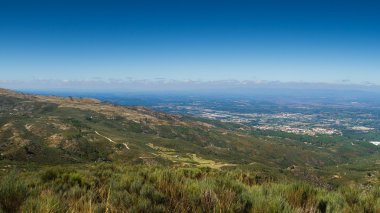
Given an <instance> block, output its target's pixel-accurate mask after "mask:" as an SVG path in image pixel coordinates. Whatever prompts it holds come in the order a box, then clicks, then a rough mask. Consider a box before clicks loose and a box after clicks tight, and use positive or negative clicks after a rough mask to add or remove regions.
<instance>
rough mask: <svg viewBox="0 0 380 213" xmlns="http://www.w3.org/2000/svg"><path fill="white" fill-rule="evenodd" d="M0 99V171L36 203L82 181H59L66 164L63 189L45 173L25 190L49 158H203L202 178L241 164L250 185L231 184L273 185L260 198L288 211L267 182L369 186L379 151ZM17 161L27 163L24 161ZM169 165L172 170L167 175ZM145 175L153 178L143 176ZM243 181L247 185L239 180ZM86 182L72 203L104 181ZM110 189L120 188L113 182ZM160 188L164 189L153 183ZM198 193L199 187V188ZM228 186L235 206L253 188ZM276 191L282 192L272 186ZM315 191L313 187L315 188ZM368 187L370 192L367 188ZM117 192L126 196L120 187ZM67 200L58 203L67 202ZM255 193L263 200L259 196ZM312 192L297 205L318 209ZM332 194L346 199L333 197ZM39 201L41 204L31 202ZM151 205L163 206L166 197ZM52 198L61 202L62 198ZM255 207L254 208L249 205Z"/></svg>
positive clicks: (107, 108) (46, 100) (70, 164)
mask: <svg viewBox="0 0 380 213" xmlns="http://www.w3.org/2000/svg"><path fill="white" fill-rule="evenodd" d="M0 106H1V107H0V153H1V156H0V157H1V158H2V160H0V168H1V171H0V174H2V176H3V175H4V174H7V173H9V172H11V171H13V170H14V169H16V170H17V169H18V170H19V171H22V172H21V173H18V174H17V176H19V175H21V176H22V177H24V178H25V181H26V183H25V184H26V185H28V187H27V188H28V190H31V191H30V192H29V193H32V194H33V193H37V197H38V198H37V200H36V201H33V200H32V201H28V202H27V203H29V202H37V203H38V205H48V203H46V202H53V201H47V200H44V199H47V198H46V193H47V194H48V195H49V196H50V194H51V195H52V196H53V197H55V198H56V199H57V200H59V199H62V197H61V196H63V194H62V193H74V192H71V190H83V189H76V188H75V187H79V188H81V187H83V186H82V185H81V183H77V182H75V181H74V184H73V183H66V181H69V182H70V181H71V179H70V178H71V177H69V176H70V175H71V173H70V172H68V173H69V174H68V177H59V178H63V179H64V180H62V181H63V182H65V183H62V184H69V186H68V188H65V189H64V190H63V191H62V192H59V191H58V192H57V191H56V186H55V185H57V186H58V185H59V184H61V183H56V182H53V183H54V184H52V182H50V184H49V181H46V180H43V181H42V183H40V185H38V186H36V187H37V188H34V189H33V187H32V189H31V186H30V183H28V181H31V180H36V181H37V182H38V179H39V178H41V177H40V176H41V175H43V174H40V172H35V171H36V170H42V171H45V170H46V168H45V167H50V166H49V165H55V164H65V165H66V166H65V168H63V169H64V170H65V169H69V168H71V169H73V170H75V171H76V172H74V173H78V172H79V173H80V174H81V175H82V173H88V170H89V168H92V167H93V166H95V165H97V164H93V163H94V162H109V163H108V164H107V165H109V166H111V167H114V166H116V165H120V164H125V163H127V164H131V163H132V164H145V165H146V164H148V165H152V164H153V165H161V166H163V165H171V166H174V167H177V168H178V169H186V170H187V169H190V170H191V169H194V168H196V167H199V168H201V167H209V168H214V169H217V170H212V171H213V172H212V174H214V175H213V176H212V177H210V178H211V179H212V180H211V181H218V180H217V179H213V178H215V177H216V176H218V175H219V173H220V174H224V173H226V172H227V173H231V174H232V175H238V174H242V173H245V172H246V173H249V175H251V176H253V177H254V178H253V179H252V180H250V181H253V180H254V182H255V184H259V185H258V186H256V188H254V189H251V186H250V185H251V183H250V182H249V184H247V183H246V182H244V181H242V180H236V181H237V182H236V184H243V186H241V187H243V188H245V190H248V191H249V193H251V192H252V190H258V191H257V192H252V193H259V192H260V193H261V190H266V189H267V188H268V187H269V189H268V190H273V191H270V192H271V193H273V194H272V195H270V199H274V201H273V202H274V204H273V205H277V204H276V202H280V203H282V205H285V206H282V207H281V206H277V207H273V208H280V207H281V208H286V209H288V208H289V209H288V210H289V211H296V210H297V209H299V208H306V207H304V206H303V204H296V205H295V204H292V202H293V201H288V200H286V202H285V201H284V202H283V201H281V199H288V198H287V197H286V196H285V197H284V196H282V197H281V196H280V197H276V196H275V195H274V194H275V193H278V191H276V190H279V189H277V188H276V187H280V188H281V187H283V188H282V189H281V190H292V189H288V188H289V187H291V186H290V185H289V186H288V185H287V184H285V185H281V184H282V183H284V182H285V183H288V182H292V183H293V182H294V181H296V180H301V181H307V182H308V183H311V184H313V185H317V186H320V187H323V188H326V189H331V188H335V189H339V188H340V187H341V186H343V185H347V184H354V185H357V184H361V185H362V186H366V187H369V188H371V187H372V186H375V185H377V184H378V183H379V176H380V174H379V169H378V168H379V163H380V162H379V159H380V156H379V151H378V149H377V147H375V146H368V145H366V144H360V143H358V144H355V146H352V145H351V141H349V140H347V139H346V138H337V137H331V138H328V137H327V138H323V137H321V138H318V139H315V138H307V140H309V142H310V143H309V144H304V143H303V142H304V140H305V139H304V138H298V136H296V135H281V134H282V133H281V134H279V133H263V132H255V131H252V130H250V129H249V128H246V127H243V128H242V126H239V125H231V124H225V123H220V122H217V121H210V120H200V119H195V118H189V117H180V116H174V115H167V114H164V113H159V112H155V111H151V110H149V109H146V108H142V107H120V106H113V105H111V104H105V103H99V102H98V101H96V100H87V99H64V98H58V97H43V96H30V95H22V94H18V93H11V92H9V91H5V92H4V91H1V90H0ZM96 132H97V133H98V134H97V133H96ZM109 139H111V140H112V141H110V140H109ZM125 145H127V146H125ZM127 147H128V148H127ZM25 162H28V163H27V164H25ZM116 167H118V168H119V170H120V169H121V170H122V171H123V170H124V169H125V170H130V169H132V170H135V169H136V168H140V169H142V170H154V169H153V168H154V167H150V166H140V167H135V166H127V167H126V168H124V167H123V166H121V168H120V166H116ZM96 168H97V169H95V170H98V169H99V168H98V167H96ZM221 168H222V170H220V171H219V170H218V169H221ZM161 169H162V170H163V171H164V170H167V169H166V168H161ZM77 170H78V171H77ZM90 170H91V169H90ZM100 170H101V169H100ZM119 170H118V172H119ZM206 170H207V169H206ZM206 170H203V169H202V170H200V171H202V172H201V175H202V177H203V176H207V177H208V175H207V173H205V174H203V173H204V171H206ZM197 171H198V170H197ZM92 172H94V173H91V172H90V173H88V174H87V176H86V178H89V179H91V180H92V179H94V178H95V179H97V178H99V177H98V175H97V173H96V172H95V171H92ZM97 172H101V171H97ZM152 172H154V171H152ZM166 172H168V171H166ZM64 173H66V172H64ZM119 173H120V172H119ZM119 173H118V175H121V176H122V175H123V174H124V173H123V172H121V173H120V174H119ZM176 174H177V173H176V172H174V173H173V174H170V175H176ZM215 174H217V175H215ZM231 174H230V175H231ZM63 176H65V175H63ZM66 176H67V175H66ZM74 176H75V175H74ZM132 176H133V175H132ZM243 176H244V175H243ZM116 177H117V175H116V176H115V177H114V176H113V175H111V177H107V178H108V179H109V180H107V181H111V180H113V179H114V178H116ZM223 177H224V178H225V179H231V180H230V181H235V180H234V178H231V176H229V175H228V176H223ZM30 178H31V179H30ZM86 178H85V179H86ZM21 179H23V178H21ZM42 179H43V178H42ZM74 179H75V178H74ZM192 179H194V178H192ZM206 179H207V180H208V178H206ZM54 181H55V180H54ZM80 181H82V180H80ZM86 181H87V180H86ZM192 181H193V183H192V184H200V185H199V186H198V185H195V186H194V187H201V186H202V184H203V179H202V180H199V181H198V179H197V178H195V179H194V180H192ZM197 181H198V182H197ZM205 181H206V180H205ZM32 182H33V181H32ZM266 182H271V183H276V184H279V185H274V187H275V188H273V189H272V188H271V187H272V185H269V186H268V185H265V186H262V185H261V184H263V183H266ZM70 184H71V185H70ZM91 184H92V183H91ZM107 184H110V183H108V182H107ZM151 184H153V185H155V184H161V183H160V182H152V183H151ZM244 184H245V185H248V186H244ZM105 186H112V185H105ZM2 187H4V186H2ZM91 187H93V186H91ZM112 187H113V186H112ZM129 187H130V186H129ZM154 187H155V188H157V187H161V188H160V189H159V190H163V188H162V186H159V185H158V186H157V185H155V186H154ZM294 187H296V186H294ZM305 187H311V189H310V190H317V191H318V192H315V193H316V194H317V195H318V196H322V195H323V194H324V193H325V191H323V190H324V189H321V188H313V187H312V186H305ZM354 189H355V190H357V192H356V191H355V193H357V194H355V195H352V196H359V194H360V193H364V191H363V189H362V188H360V187H354ZM87 190H89V191H85V192H83V193H82V192H80V193H81V196H85V197H84V198H82V199H83V200H82V201H81V202H86V203H88V202H89V203H91V199H94V198H93V197H92V196H94V195H93V194H91V193H98V190H105V189H99V188H96V187H95V188H90V189H87ZM112 190H116V191H120V189H118V188H115V189H112ZM139 190H140V191H138V192H133V193H135V194H136V193H137V195H135V194H133V195H131V196H137V197H134V198H130V199H132V200H133V199H143V200H144V202H146V203H148V204H149V203H150V204H149V205H152V206H150V207H146V208H156V207H153V206H155V205H156V204H155V203H154V202H155V201H152V200H150V201H148V200H149V199H151V198H149V197H148V198H147V197H141V198H140V197H139V196H140V195H139V193H142V192H141V190H142V189H139ZM176 190H178V191H177V192H176V193H180V194H181V193H184V192H187V191H186V190H187V189H182V188H181V189H176ZM181 190H182V191H181ZM212 190H214V192H215V193H216V194H217V195H216V197H218V199H219V200H223V199H226V198H220V196H222V195H221V194H222V193H225V191H219V192H216V190H217V189H216V188H213V189H212ZM226 190H230V189H226ZM234 190H235V189H234ZM281 190H280V191H281ZM307 190H309V189H307ZM320 190H322V191H320ZM371 190H372V189H371ZM49 193H50V194H49ZM78 193H79V192H78ZM87 193H90V194H87ZM102 193H104V191H103V192H102ZM117 193H121V192H117ZM128 193H129V192H128ZM161 193H164V194H165V193H169V192H166V191H165V192H162V191H161ZM199 193H201V192H199ZM202 193H205V192H204V191H203V192H202ZM233 193H234V194H235V195H234V196H238V198H234V199H235V200H234V202H235V201H236V202H238V204H236V205H237V206H239V207H236V208H245V207H244V205H243V204H241V203H239V202H243V201H238V200H237V199H241V197H240V196H248V197H250V196H254V195H255V194H249V193H248V195H242V194H240V193H242V191H241V190H240V189H239V190H238V191H233ZM281 193H285V192H283V191H281ZM313 193H314V192H313ZM315 193H314V195H313V196H316V197H318V196H317V195H315ZM334 193H335V192H334ZM334 193H332V194H331V196H333V197H334V196H338V197H339V196H343V197H344V196H345V195H344V194H339V193H338V194H334ZM342 193H343V192H342ZM344 193H345V192H344ZM371 193H372V192H371ZM373 193H375V192H373ZM376 193H377V192H376ZM376 193H375V195H373V196H377V195H376ZM103 195H104V194H103ZM103 195H102V196H103ZM107 196H108V195H107ZM120 196H127V194H126V195H120ZM128 196H129V195H128ZM165 196H169V197H170V196H173V195H170V194H165ZM197 196H198V195H197ZM360 196H362V195H360ZM363 196H364V195H363ZM371 196H372V195H371ZM0 199H1V197H0ZM25 199H29V198H25ZM38 199H42V200H38ZM70 199H71V198H70ZM70 199H68V200H66V201H64V202H69V203H70V202H73V201H71V200H70ZM88 199H90V200H88ZM104 199H105V200H104ZM107 199H108V198H106V197H102V199H100V200H99V202H100V203H97V204H96V205H100V207H99V208H104V205H106V204H105V203H104V202H108V201H107ZM118 199H124V198H118ZM128 199H129V198H128ZM152 199H153V198H152ZM165 199H169V198H165ZM179 199H182V198H179ZM186 199H188V198H186ZM194 199H195V198H194ZM210 199H211V198H210ZM249 199H251V198H249ZM252 199H253V198H252ZM260 199H265V197H264V198H260ZM294 199H296V198H294ZM297 199H298V198H297ZM313 199H315V200H313V204H312V205H311V204H310V206H308V207H307V208H312V209H316V208H319V207H318V205H319V203H318V202H320V200H318V199H319V198H318V199H317V198H313ZM334 199H335V198H334ZM339 199H346V198H342V197H340V198H339ZM347 199H348V198H347ZM347 199H346V201H344V202H345V203H346V204H342V203H341V205H340V207H339V208H340V209H341V210H343V209H349V208H352V206H355V208H356V207H357V208H365V207H364V206H363V205H364V204H363V202H364V201H363V202H362V203H360V205H359V203H355V205H354V204H352V202H351V201H349V200H347ZM358 199H359V198H358ZM371 199H374V200H371V201H368V202H372V204H373V205H375V203H376V202H378V201H376V199H377V198H376V199H375V198H371ZM40 202H45V203H42V204H41V203H40ZM94 202H95V201H94ZM123 202H124V201H123ZM152 202H153V203H154V205H153V204H152ZM178 202H181V205H184V204H182V203H183V202H185V201H184V200H180V201H178ZM186 202H190V203H192V204H189V205H193V207H191V208H196V206H197V202H201V201H194V200H193V201H187V200H186ZM194 202H195V203H194ZM223 202H224V201H223ZM226 202H227V201H226ZM257 202H259V201H257ZM297 202H298V201H297ZM334 202H335V201H334ZM337 202H338V201H337ZM342 202H343V201H342ZM344 202H343V203H344ZM350 202H351V204H350ZM365 202H367V201H365ZM148 204H147V205H148ZM159 204H160V203H159ZM161 204H162V205H164V206H166V207H167V205H169V204H170V203H169V204H168V203H161ZM161 204H160V205H161ZM25 205H32V204H23V206H24V207H22V208H31V207H30V206H26V207H25ZM33 205H37V204H33ZM49 205H50V204H49ZM62 205H63V206H64V205H69V204H68V203H62ZM81 205H82V207H83V208H87V207H88V206H86V205H87V204H84V203H82V204H81ZM94 205H95V203H94ZM121 205H122V204H120V203H118V204H112V205H111V204H110V208H111V207H112V208H115V209H118V208H127V209H129V210H131V209H130V208H132V206H129V207H128V206H127V207H125V206H124V207H122V206H121ZM123 205H124V204H123ZM149 205H148V206H149ZM157 205H158V204H157ZM212 205H216V206H213V207H212V208H215V210H217V209H220V208H222V207H221V206H220V205H222V204H215V203H214V204H212ZM218 205H219V206H218ZM242 205H243V207H242ZM308 205H309V204H308ZM331 205H333V204H331ZM334 205H335V204H334ZM365 205H367V204H365ZM376 205H377V204H376ZM169 206H170V205H169ZM257 206H259V205H257ZM161 207H162V206H161ZM161 207H157V208H161ZM170 207H172V206H170ZM33 208H34V207H33ZM36 208H37V207H36ZM62 208H64V207H62ZM78 208H79V207H78ZM133 208H140V207H133ZM173 208H174V207H173ZM181 208H182V207H181ZM200 208H205V207H204V206H203V207H200ZM210 208H211V207H210ZM223 208H225V207H223ZM251 208H253V207H251ZM255 208H256V207H255ZM334 208H335V207H334ZM164 209H165V208H164ZM24 210H25V209H24ZM251 210H252V209H251ZM255 211H257V212H259V210H255Z"/></svg>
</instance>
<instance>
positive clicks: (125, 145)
mask: <svg viewBox="0 0 380 213" xmlns="http://www.w3.org/2000/svg"><path fill="white" fill-rule="evenodd" d="M95 134H97V135H99V136H100V137H103V138H105V139H107V140H108V141H109V142H111V143H114V144H117V143H116V142H115V141H113V140H112V139H111V138H109V137H106V136H104V135H102V134H100V133H99V132H98V131H95ZM123 145H124V147H125V148H126V149H128V150H129V149H130V148H129V147H128V145H127V144H126V143H123Z"/></svg>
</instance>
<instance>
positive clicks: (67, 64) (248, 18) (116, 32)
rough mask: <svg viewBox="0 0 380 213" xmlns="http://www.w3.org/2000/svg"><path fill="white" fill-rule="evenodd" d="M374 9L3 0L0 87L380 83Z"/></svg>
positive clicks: (282, 0)
mask: <svg viewBox="0 0 380 213" xmlns="http://www.w3.org/2000/svg"><path fill="white" fill-rule="evenodd" d="M379 11H380V2H379V1H375V0H372V1H367V0H357V1H350V0H346V1H343V0H339V1H336V0H328V1H327V0H326V1H325V0H302V1H294V0H277V1H275V0H258V1H256V0H251V1H240V0H230V1H223V0H215V1H212V0H175V1H165V0H152V1H147V0H134V1H129V0H125V1H115V0H107V1H96V0H91V1H90V0H89V1H83V0H76V1H71V0H54V1H52V0H49V1H38V0H36V1H30V0H28V1H18V0H0V76H1V77H0V80H3V81H4V80H18V81H30V80H36V79H37V80H39V79H44V80H49V79H53V80H76V81H78V80H94V79H95V80H107V79H118V80H123V79H150V80H154V79H161V78H163V79H173V80H188V79H192V80H204V81H209V80H224V79H236V80H253V81H260V80H268V81H285V82H287V81H301V82H328V83H339V82H353V83H362V82H372V83H375V84H380V12H379Z"/></svg>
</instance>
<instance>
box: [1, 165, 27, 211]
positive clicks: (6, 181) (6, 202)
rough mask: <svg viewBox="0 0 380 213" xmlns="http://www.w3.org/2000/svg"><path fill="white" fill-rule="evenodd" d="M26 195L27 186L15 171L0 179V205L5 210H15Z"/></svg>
mask: <svg viewBox="0 0 380 213" xmlns="http://www.w3.org/2000/svg"><path fill="white" fill-rule="evenodd" d="M27 197H28V187H27V185H26V183H25V182H23V181H22V180H21V179H20V177H19V176H18V175H16V173H15V172H11V173H10V174H9V175H7V176H5V177H3V178H2V179H1V184H0V207H1V209H2V210H3V211H5V212H17V211H18V209H19V208H20V207H21V205H22V203H23V202H24V201H25V200H26V198H27Z"/></svg>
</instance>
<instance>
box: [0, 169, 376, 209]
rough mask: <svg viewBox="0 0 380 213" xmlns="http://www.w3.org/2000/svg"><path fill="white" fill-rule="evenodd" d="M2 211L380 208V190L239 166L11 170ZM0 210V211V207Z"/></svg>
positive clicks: (2, 191) (4, 182)
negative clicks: (319, 183) (329, 185)
mask: <svg viewBox="0 0 380 213" xmlns="http://www.w3.org/2000/svg"><path fill="white" fill-rule="evenodd" d="M0 207H1V211H2V212H368V213H370V212H373V213H376V212H380V187H379V186H372V187H367V188H361V187H359V186H358V185H350V186H345V187H340V188H337V189H334V190H331V191H329V190H327V189H323V188H319V187H315V186H312V185H309V184H307V183H303V182H290V183H287V182H286V181H282V182H281V183H278V182H273V181H271V180H270V179H267V178H265V177H262V176H260V175H257V174H255V173H254V172H247V171H246V170H239V169H232V170H217V169H210V168H193V167H188V168H187V167H175V168H170V167H162V166H148V165H116V164H112V163H99V164H92V165H80V166H79V165H77V166H75V167H74V166H66V167H60V166H53V167H50V166H49V167H43V168H38V169H33V171H32V169H30V170H25V169H24V170H18V171H16V170H13V171H12V172H10V173H8V174H6V175H3V177H1V184H0ZM1 211H0V212H1Z"/></svg>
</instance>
